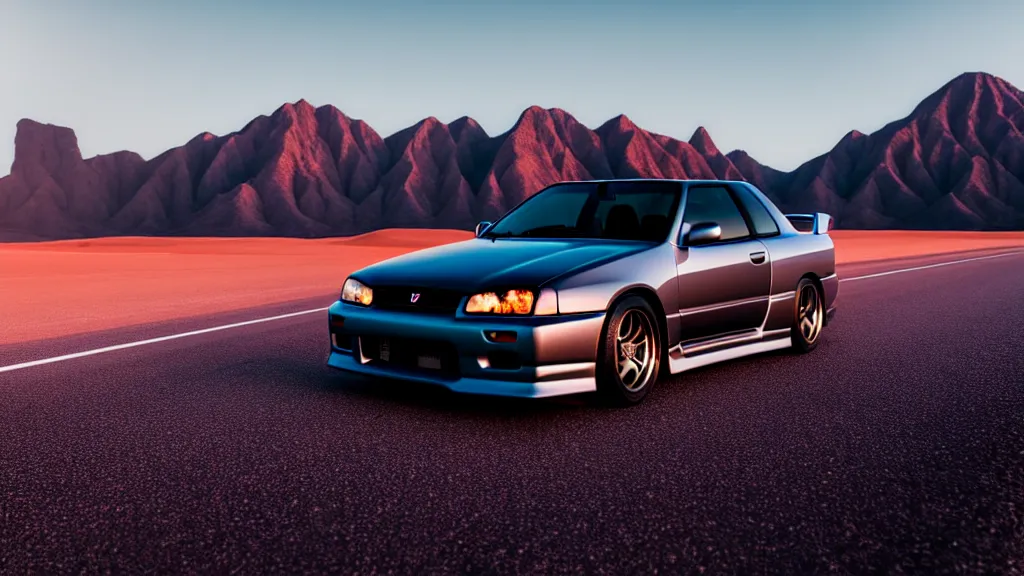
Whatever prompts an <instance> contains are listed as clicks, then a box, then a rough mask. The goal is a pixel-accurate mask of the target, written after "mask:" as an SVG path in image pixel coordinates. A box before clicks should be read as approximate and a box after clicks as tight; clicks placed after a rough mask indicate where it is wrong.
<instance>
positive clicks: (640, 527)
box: [0, 255, 1024, 574]
mask: <svg viewBox="0 0 1024 576" xmlns="http://www.w3.org/2000/svg"><path fill="white" fill-rule="evenodd" d="M954 258H955V257H951V256H947V257H945V260H949V259H954ZM940 260H942V258H940V259H932V260H930V262H938V261H940ZM922 263H928V262H924V261H920V262H888V263H881V264H874V265H871V266H860V267H847V268H843V269H841V270H840V275H841V277H844V278H852V277H855V276H858V275H864V274H869V273H873V272H878V271H884V270H891V269H898V268H906V267H908V266H914V265H918V264H922ZM839 298H840V300H839V304H840V309H839V314H838V316H837V318H836V321H835V322H834V323H833V324H832V325H831V326H829V328H828V329H827V330H826V332H825V335H824V336H823V338H824V340H823V341H822V343H821V344H820V346H819V348H818V349H817V350H816V351H815V352H814V353H812V354H810V355H806V356H795V355H790V354H786V353H779V354H770V355H764V356H759V357H754V358H747V359H742V360H738V361H734V362H730V363H727V364H721V365H717V366H712V367H708V368H705V369H701V370H698V371H695V372H691V373H686V374H684V375H681V376H679V377H675V378H672V379H670V380H668V381H663V382H660V383H659V385H658V387H657V389H655V391H654V393H653V395H652V396H650V397H648V399H647V400H646V401H645V402H644V403H643V404H641V405H640V406H637V407H634V408H630V409H619V410H615V409H607V408H601V407H598V406H596V405H595V404H593V403H592V402H591V401H590V400H589V399H588V398H587V397H585V396H583V397H572V398H566V399H557V400H544V401H518V400H506V399H491V398H481V397H465V396H456V395H452V394H449V393H446V392H444V391H436V390H433V389H430V388H424V387H420V386H410V385H403V384H397V383H393V382H370V381H366V380H358V379H353V378H351V377H347V376H341V375H338V374H335V373H333V372H331V371H329V370H328V369H326V368H325V367H324V360H325V357H326V350H325V345H326V341H325V338H326V336H325V332H326V326H325V317H324V315H323V314H319V313H318V314H311V315H306V316H297V317H293V318H289V319H284V320H279V321H275V322H267V323H262V324H256V325H252V326H248V327H244V328H235V329H230V330H223V331H218V332H211V333H207V334H202V335H197V336H193V337H188V338H181V339H175V340H169V341H165V342H160V343H156V344H151V345H146V346H139V347H135V348H129V349H124V350H119V351H115V352H110V353H105V354H98V355H94V356H87V357H83V358H78V359H73V360H68V361H63V362H56V363H52V364H46V365H41V366H34V367H30V368H25V369H21V370H15V371H10V372H6V373H0V573H12V574H24V573H48V574H49V573H69V572H75V573H81V572H85V573H94V572H114V573H121V572H127V573H143V572H158V573H166V572H168V571H171V572H185V573H228V572H240V573H264V572H267V571H276V572H289V573H291V572H302V571H319V572H324V571H336V572H344V573H363V574H366V573H407V574H431V573H452V572H458V573H462V572H469V573H521V572H530V573H565V572H574V573H575V572H587V573H607V574H626V573H643V574H651V573H655V572H657V573H701V572H706V573H742V574H761V573H782V574H796V573H800V574H803V573H831V572H835V573H858V574H859V573H870V572H881V573H901V572H906V573H928V574H935V573H1021V572H1024V328H1022V326H1024V255H1015V256H1007V257H1001V258H993V259H987V260H978V261H973V262H966V263H961V264H956V265H951V266H943V267H936V268H928V269H923V270H917V271H913V272H906V273H899V274H892V275H885V276H877V277H871V278H863V279H860V280H854V281H844V282H843V284H842V287H841V291H840V296H839ZM64 305H69V306H70V305H73V303H64ZM320 305H326V303H325V302H317V303H315V305H311V306H309V307H316V306H320ZM302 308H303V305H296V306H295V309H302ZM282 311H284V310H281V309H274V310H263V311H250V313H248V314H242V315H240V316H238V317H233V316H228V315H225V316H224V317H217V318H206V319H197V320H193V321H182V322H177V323H168V324H166V325H160V326H149V327H142V328H137V329H131V330H124V331H118V332H116V333H105V334H98V335H90V336H83V337H68V338H65V339H59V340H54V341H50V342H46V343H35V344H30V345H20V346H7V347H0V366H2V365H9V364H13V363H17V362H22V361H26V360H31V359H34V358H38V357H46V356H55V355H60V354H66V353H69V352H76V351H79V350H87V349H89V348H91V347H92V348H94V347H97V346H104V345H107V344H109V343H115V342H127V341H132V340H137V339H142V338H148V337H152V336H154V335H160V334H167V333H173V332H174V331H176V330H187V329H194V328H195V327H201V326H203V325H206V326H212V325H216V324H217V323H226V322H230V321H234V320H237V319H239V318H241V317H242V316H246V315H248V316H250V317H257V316H259V315H261V314H262V315H264V316H265V315H272V314H275V313H280V312H282Z"/></svg>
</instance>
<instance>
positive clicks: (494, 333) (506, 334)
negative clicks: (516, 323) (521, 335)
mask: <svg viewBox="0 0 1024 576" xmlns="http://www.w3.org/2000/svg"><path fill="white" fill-rule="evenodd" d="M484 337H485V338H487V339H488V340H490V341H491V342H500V343H503V344H509V343H512V342H515V341H516V333H515V332H513V331H511V330H489V331H487V332H484Z"/></svg>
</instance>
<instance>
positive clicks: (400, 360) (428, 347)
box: [359, 336, 459, 378]
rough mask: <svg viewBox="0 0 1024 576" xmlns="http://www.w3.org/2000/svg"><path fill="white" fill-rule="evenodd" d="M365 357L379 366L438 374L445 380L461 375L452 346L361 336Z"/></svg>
mask: <svg viewBox="0 0 1024 576" xmlns="http://www.w3.org/2000/svg"><path fill="white" fill-rule="evenodd" d="M359 346H360V351H361V352H362V355H363V356H365V357H366V358H368V359H369V360H370V363H371V364H373V365H376V366H393V367H396V368H401V369H403V370H412V371H416V372H423V373H428V374H436V375H439V376H442V377H446V378H456V377H458V375H459V355H458V352H457V351H456V349H455V346H454V345H452V344H451V343H450V342H442V341H439V340H419V339H413V338H402V337H393V336H360V337H359Z"/></svg>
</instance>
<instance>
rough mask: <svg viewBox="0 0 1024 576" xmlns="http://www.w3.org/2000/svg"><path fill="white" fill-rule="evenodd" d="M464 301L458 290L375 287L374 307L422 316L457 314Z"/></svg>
mask: <svg viewBox="0 0 1024 576" xmlns="http://www.w3.org/2000/svg"><path fill="white" fill-rule="evenodd" d="M461 301H462V293H461V292H458V291H456V290H438V289H434V288H417V287H415V286H374V288H373V305H374V306H375V307H377V308H382V309H384V310H401V311H405V312H419V313H422V314H455V312H456V310H458V308H459V303H460V302H461Z"/></svg>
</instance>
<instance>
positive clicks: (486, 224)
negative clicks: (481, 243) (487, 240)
mask: <svg viewBox="0 0 1024 576" xmlns="http://www.w3.org/2000/svg"><path fill="white" fill-rule="evenodd" d="M490 227H491V222H489V221H487V220H484V221H483V222H481V223H479V224H477V225H476V237H477V238H479V237H480V236H481V235H482V234H483V233H484V232H486V231H487V229H488V228H490Z"/></svg>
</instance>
